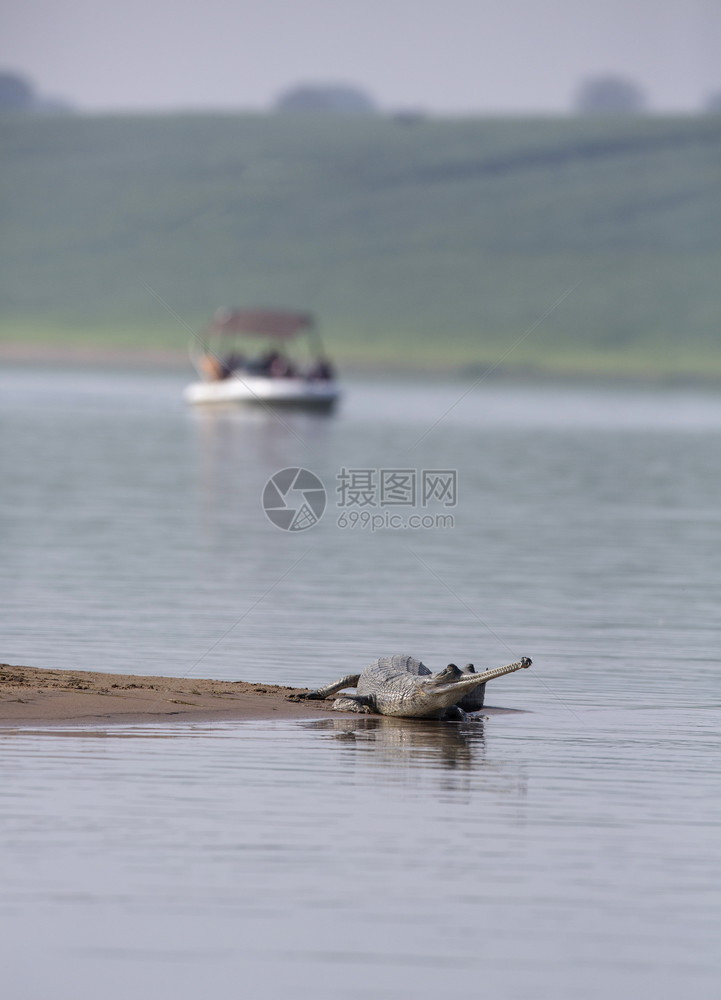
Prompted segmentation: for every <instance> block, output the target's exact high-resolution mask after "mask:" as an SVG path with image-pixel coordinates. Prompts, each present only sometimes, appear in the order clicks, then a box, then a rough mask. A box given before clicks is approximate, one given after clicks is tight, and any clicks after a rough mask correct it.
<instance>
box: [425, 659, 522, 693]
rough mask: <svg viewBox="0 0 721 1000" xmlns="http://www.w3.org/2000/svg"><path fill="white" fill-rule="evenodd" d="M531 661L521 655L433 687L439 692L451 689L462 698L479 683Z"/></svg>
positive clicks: (509, 672) (512, 671)
mask: <svg viewBox="0 0 721 1000" xmlns="http://www.w3.org/2000/svg"><path fill="white" fill-rule="evenodd" d="M532 663H533V660H532V659H531V658H530V656H522V657H521V659H520V660H516V661H515V662H514V663H508V664H506V666H505V667H494V668H493V669H491V670H484V671H483V673H481V674H463V675H462V676H461V678H460V680H451V681H449V683H448V684H442V685H440V686H439V687H437V688H435V692H436V693H437V694H440V693H442V692H446V691H448V692H450V691H453V692H455V693H456V694H457V695H458V697H459V698H462V697H463V694H464V692H466V691H472V690H473V688H475V687H478V685H479V684H485V683H486V681H492V680H494V679H495V678H496V677H503V676H504V674H513V673H515V671H516V670H523V669H524V668H526V667H530V666H531V664H532Z"/></svg>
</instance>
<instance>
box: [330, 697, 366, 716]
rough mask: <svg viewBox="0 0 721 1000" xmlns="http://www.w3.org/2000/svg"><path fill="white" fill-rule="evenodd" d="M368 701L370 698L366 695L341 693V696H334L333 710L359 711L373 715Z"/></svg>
mask: <svg viewBox="0 0 721 1000" xmlns="http://www.w3.org/2000/svg"><path fill="white" fill-rule="evenodd" d="M370 701H371V699H370V698H369V697H368V696H367V695H362V694H359V695H353V694H347V695H343V697H342V698H336V700H335V701H334V702H333V711H334V712H361V713H363V714H365V715H373V708H372V707H371V704H370Z"/></svg>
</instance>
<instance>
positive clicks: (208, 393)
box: [183, 374, 340, 410]
mask: <svg viewBox="0 0 721 1000" xmlns="http://www.w3.org/2000/svg"><path fill="white" fill-rule="evenodd" d="M183 396H184V398H185V400H186V402H188V403H191V404H193V405H205V404H217V403H225V404H229V403H241V404H248V405H252V406H272V407H292V408H299V409H309V410H330V409H332V408H333V406H334V405H335V404H336V402H337V401H338V398H339V396H340V389H339V388H338V385H337V384H336V383H335V382H333V381H328V380H325V379H323V380H320V379H319V380H318V381H310V380H307V379H302V378H265V377H263V376H262V375H240V374H238V375H232V376H231V377H230V378H225V379H220V380H219V381H217V382H192V383H191V384H190V385H189V386H187V387H186V388H185V390H184V392H183Z"/></svg>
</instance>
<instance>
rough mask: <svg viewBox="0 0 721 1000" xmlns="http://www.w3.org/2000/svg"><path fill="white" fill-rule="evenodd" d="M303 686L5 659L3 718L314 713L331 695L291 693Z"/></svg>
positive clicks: (40, 720) (39, 720)
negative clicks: (302, 698)
mask: <svg viewBox="0 0 721 1000" xmlns="http://www.w3.org/2000/svg"><path fill="white" fill-rule="evenodd" d="M299 690H301V689H300V688H292V687H280V686H278V685H276V684H263V683H254V682H252V681H213V680H198V679H197V678H177V677H141V676H136V675H133V674H104V673H99V672H94V671H92V672H91V671H85V670H46V669H41V668H38V667H16V666H10V665H9V664H6V663H4V664H0V726H2V727H15V726H26V725H56V724H60V723H62V724H63V725H65V724H67V723H97V722H103V723H106V722H130V723H133V722H143V721H145V722H153V721H167V720H169V719H171V718H180V719H187V720H196V719H197V720H205V719H293V718H297V719H308V718H317V717H318V716H319V715H323V714H324V713H326V712H330V711H331V710H332V701H327V702H322V701H312V702H308V703H303V702H292V701H288V700H287V699H288V696H289V695H291V694H294V693H297V692H298V691H299Z"/></svg>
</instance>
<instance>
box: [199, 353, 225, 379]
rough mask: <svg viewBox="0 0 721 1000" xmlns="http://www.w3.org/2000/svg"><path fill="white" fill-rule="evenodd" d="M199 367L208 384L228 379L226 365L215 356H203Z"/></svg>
mask: <svg viewBox="0 0 721 1000" xmlns="http://www.w3.org/2000/svg"><path fill="white" fill-rule="evenodd" d="M198 367H199V368H200V371H201V373H202V375H203V378H204V379H205V381H206V382H218V381H220V379H222V378H225V377H226V374H227V373H226V371H225V365H224V364H223V362H222V361H221V360H220V358H218V357H216V356H215V354H210V353H208V354H203V355H202V357H201V358H200V360H199V362H198Z"/></svg>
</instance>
